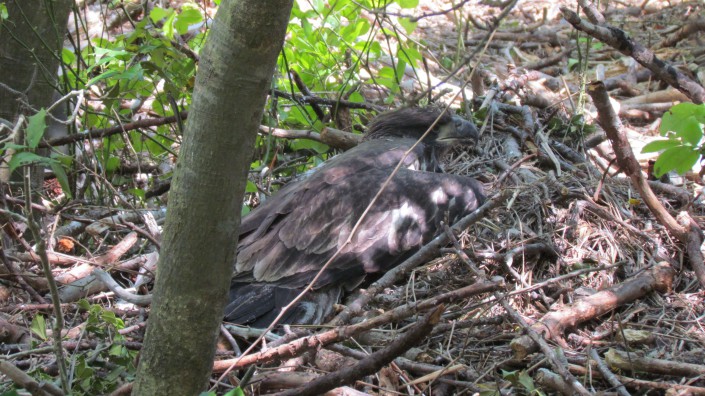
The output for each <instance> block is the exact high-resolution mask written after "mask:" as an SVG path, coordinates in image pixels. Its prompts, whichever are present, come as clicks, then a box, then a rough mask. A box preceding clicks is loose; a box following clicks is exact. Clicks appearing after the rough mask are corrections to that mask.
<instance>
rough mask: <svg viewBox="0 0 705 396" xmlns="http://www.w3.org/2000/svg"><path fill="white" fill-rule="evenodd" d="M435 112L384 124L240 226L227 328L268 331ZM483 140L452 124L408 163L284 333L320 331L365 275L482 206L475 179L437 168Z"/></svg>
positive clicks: (379, 121) (402, 115)
mask: <svg viewBox="0 0 705 396" xmlns="http://www.w3.org/2000/svg"><path fill="white" fill-rule="evenodd" d="M439 114H440V111H439V110H438V109H435V108H427V109H402V110H397V111H394V112H389V113H385V114H382V115H380V116H379V117H377V118H376V119H375V120H373V121H372V123H371V124H370V125H369V127H368V133H367V134H366V136H365V138H364V139H363V142H362V143H361V144H360V145H358V146H356V147H354V148H352V149H350V150H349V151H346V152H345V153H343V154H340V155H338V156H336V157H334V158H332V159H330V160H329V161H327V162H326V163H325V164H323V165H322V166H320V167H319V168H317V169H316V170H315V171H314V172H313V173H312V174H311V175H309V176H308V177H306V178H304V179H302V180H299V181H296V182H293V183H290V184H289V185H287V186H286V187H284V188H282V189H281V190H280V191H279V192H278V193H277V194H275V195H274V196H273V197H272V198H270V199H269V200H267V201H266V202H265V203H264V204H262V205H260V206H259V207H258V208H256V209H255V210H253V211H252V212H251V213H250V214H249V215H247V216H246V217H245V218H243V220H242V224H241V227H240V241H239V244H238V250H237V262H236V264H235V275H234V277H233V281H232V286H231V291H230V303H229V304H228V307H227V308H226V312H225V316H226V320H229V321H232V322H235V323H242V324H251V325H253V326H256V327H265V326H266V325H268V324H269V323H270V322H271V321H272V320H273V319H274V317H275V316H276V315H277V314H278V313H279V311H280V309H281V307H283V306H284V305H286V304H287V303H289V302H290V301H291V300H292V299H293V298H294V297H295V296H296V295H297V294H298V293H299V292H300V291H301V290H302V289H303V288H304V287H306V285H307V284H308V283H309V282H310V281H311V280H312V279H313V277H314V276H315V275H316V273H317V272H318V271H319V270H320V269H321V268H322V266H323V265H324V264H325V263H326V261H328V259H329V258H330V257H331V256H332V255H333V254H334V253H335V252H336V250H337V249H338V248H339V247H341V246H343V244H344V242H345V240H346V239H347V238H348V236H349V235H350V232H351V230H352V228H353V227H354V225H355V223H356V222H357V221H358V219H359V218H360V216H361V215H362V213H363V211H364V210H365V208H366V207H367V205H368V204H369V203H370V202H371V200H372V198H373V197H374V195H375V194H376V193H377V191H378V190H379V188H380V187H381V185H382V184H383V183H384V181H385V180H386V179H387V177H388V176H389V175H390V174H391V173H392V170H393V168H394V166H396V164H397V163H398V162H399V160H400V159H401V158H402V157H403V155H404V152H405V151H407V150H408V149H409V148H410V147H411V146H412V145H413V144H414V143H415V142H416V140H417V139H418V138H419V137H421V135H422V134H423V133H424V132H425V131H426V130H427V129H428V128H429V127H430V126H431V124H432V123H433V122H434V121H435V119H436V118H437V117H438V115H439ZM476 138H477V130H476V129H475V127H474V125H472V124H471V123H469V122H467V121H464V120H462V119H461V118H460V117H457V116H451V115H449V114H446V115H444V116H442V117H441V119H440V120H439V121H438V123H437V124H436V127H435V128H434V129H433V131H432V132H431V133H429V135H428V136H427V137H426V138H425V139H424V140H423V141H422V142H421V143H420V144H419V145H417V146H416V147H415V148H414V150H413V151H412V152H411V153H410V155H408V156H407V158H406V159H405V160H404V164H403V167H402V168H401V169H400V170H399V172H398V173H397V174H396V175H395V176H394V177H393V178H392V180H391V182H390V184H389V185H388V186H387V188H386V189H385V190H384V192H383V193H382V194H381V196H380V197H379V198H378V200H377V202H376V203H375V204H374V206H373V207H372V208H371V210H370V211H369V212H368V214H367V215H366V217H365V219H364V220H363V222H362V224H361V226H360V227H359V229H358V231H357V232H356V234H355V235H354V237H353V239H352V242H351V243H350V244H348V245H347V246H345V247H344V248H343V250H342V252H341V254H340V255H339V256H338V257H337V258H336V259H335V260H334V261H333V262H332V263H331V265H330V266H329V267H328V268H327V270H326V271H325V272H324V273H323V275H322V276H321V277H320V278H319V279H318V281H317V282H316V284H315V285H314V288H313V290H312V291H311V292H310V293H309V295H308V296H307V297H306V298H305V300H304V301H303V302H302V303H300V304H299V305H298V306H297V307H296V308H295V309H293V310H292V311H291V312H290V313H289V314H288V315H287V316H286V317H285V318H284V319H283V322H284V323H320V322H322V321H323V320H324V319H326V317H327V316H328V315H329V314H330V313H331V311H332V307H333V304H334V303H336V302H337V301H338V300H339V298H340V296H341V294H342V293H343V292H344V291H350V290H352V289H354V288H355V287H357V286H359V285H360V284H361V283H362V282H363V281H364V280H365V276H366V275H367V274H372V273H379V272H384V271H387V270H389V269H391V268H393V267H395V266H396V265H398V264H400V263H401V262H403V261H404V260H405V259H406V258H407V257H409V256H410V255H412V254H413V253H415V252H416V251H417V250H418V249H419V248H420V247H422V246H423V245H424V244H425V243H427V242H428V241H430V240H431V239H432V238H433V237H434V236H435V235H436V234H438V231H439V224H440V222H441V221H450V222H453V221H455V220H457V219H458V218H460V217H461V216H463V215H466V214H467V213H469V212H471V211H472V210H474V209H475V208H477V206H478V205H479V204H480V203H481V202H482V200H483V199H484V196H483V194H482V187H481V186H480V184H479V183H478V182H477V181H476V180H474V179H472V178H469V177H464V176H458V175H449V174H443V173H437V172H438V171H439V170H440V167H439V164H438V160H437V158H438V157H439V156H440V155H441V154H442V153H443V152H444V151H445V150H446V149H447V148H449V147H451V146H452V145H453V144H454V143H457V142H459V141H467V140H470V139H476Z"/></svg>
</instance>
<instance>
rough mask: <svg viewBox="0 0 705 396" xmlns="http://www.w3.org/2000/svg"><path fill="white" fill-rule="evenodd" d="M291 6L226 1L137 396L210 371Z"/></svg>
mask: <svg viewBox="0 0 705 396" xmlns="http://www.w3.org/2000/svg"><path fill="white" fill-rule="evenodd" d="M292 2H293V0H273V1H266V2H264V1H259V0H239V1H235V0H230V1H223V2H222V3H221V5H220V8H219V9H218V13H217V15H216V17H215V22H214V24H213V29H212V30H211V32H210V35H209V37H208V42H207V43H206V46H205V47H204V49H203V52H202V55H203V56H202V57H201V61H200V65H199V70H198V74H197V77H196V86H195V90H194V93H193V105H192V106H191V109H190V111H189V120H188V124H187V127H186V131H185V133H184V143H183V145H182V147H181V154H180V155H179V162H178V165H177V168H176V171H175V175H174V182H173V184H172V187H171V192H170V197H169V206H168V214H167V220H166V226H165V234H164V243H163V245H162V252H163V253H162V256H161V259H160V261H159V265H158V273H157V279H156V284H155V287H154V302H153V304H152V310H151V313H150V316H149V322H148V326H147V334H146V338H145V346H144V349H143V350H142V356H141V358H140V365H139V369H138V375H137V381H136V383H135V388H134V392H133V394H135V395H195V394H198V393H199V392H200V391H202V390H203V389H204V387H205V385H206V384H207V380H208V376H209V375H210V373H211V368H212V364H213V357H214V354H215V341H216V335H217V332H218V328H219V324H220V322H221V320H222V318H223V309H224V306H225V300H226V295H227V291H228V288H229V285H230V278H231V275H232V265H233V262H234V259H235V246H236V243H237V229H238V226H239V223H240V207H241V206H242V197H243V194H244V190H245V183H246V176H247V171H248V170H249V167H250V162H251V158H252V150H253V146H254V139H255V135H256V133H257V128H258V126H259V123H260V120H261V117H262V111H263V107H264V102H265V98H266V92H267V88H268V86H269V84H270V82H271V77H272V73H273V70H274V66H275V62H276V58H277V55H278V53H279V51H280V49H281V46H282V42H283V38H284V33H285V31H286V26H287V22H288V19H289V13H290V11H291V7H292Z"/></svg>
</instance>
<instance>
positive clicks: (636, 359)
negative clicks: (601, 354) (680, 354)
mask: <svg viewBox="0 0 705 396" xmlns="http://www.w3.org/2000/svg"><path fill="white" fill-rule="evenodd" d="M605 362H606V363H607V364H609V365H610V367H611V368H612V369H615V370H620V371H636V372H640V373H650V374H660V375H673V376H679V377H698V376H705V366H703V365H702V364H692V363H683V362H676V361H673V360H664V359H654V358H648V357H642V356H638V355H636V354H634V353H627V352H623V351H618V350H616V349H612V348H610V350H609V351H607V353H605Z"/></svg>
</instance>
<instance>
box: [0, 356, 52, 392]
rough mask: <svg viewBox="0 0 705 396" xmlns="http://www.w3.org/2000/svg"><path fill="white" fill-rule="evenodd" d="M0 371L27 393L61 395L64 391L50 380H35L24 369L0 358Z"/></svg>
mask: <svg viewBox="0 0 705 396" xmlns="http://www.w3.org/2000/svg"><path fill="white" fill-rule="evenodd" d="M0 372H2V373H3V374H5V375H6V376H7V377H8V378H10V379H11V380H12V382H14V383H15V384H17V386H19V387H20V388H24V389H26V390H27V391H28V392H29V393H31V394H32V395H35V396H45V395H54V396H63V395H64V392H62V391H61V389H59V388H57V387H56V385H54V384H53V383H51V382H50V381H42V382H37V381H35V380H34V378H32V377H30V376H29V375H27V374H26V373H25V372H24V371H22V370H20V369H18V368H17V367H15V366H14V365H13V364H12V363H10V362H6V361H4V360H0Z"/></svg>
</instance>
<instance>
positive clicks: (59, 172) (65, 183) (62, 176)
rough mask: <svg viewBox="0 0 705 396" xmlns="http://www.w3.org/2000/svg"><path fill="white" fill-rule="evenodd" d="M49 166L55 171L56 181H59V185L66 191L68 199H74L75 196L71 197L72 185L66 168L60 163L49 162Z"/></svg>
mask: <svg viewBox="0 0 705 396" xmlns="http://www.w3.org/2000/svg"><path fill="white" fill-rule="evenodd" d="M49 166H50V167H51V170H52V171H54V175H55V176H56V180H58V181H59V185H60V186H61V189H62V190H63V191H64V195H66V197H68V198H69V199H71V198H73V196H72V195H71V185H70V184H69V178H68V176H67V175H66V171H65V170H64V167H63V166H61V163H59V162H58V161H51V162H49Z"/></svg>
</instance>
